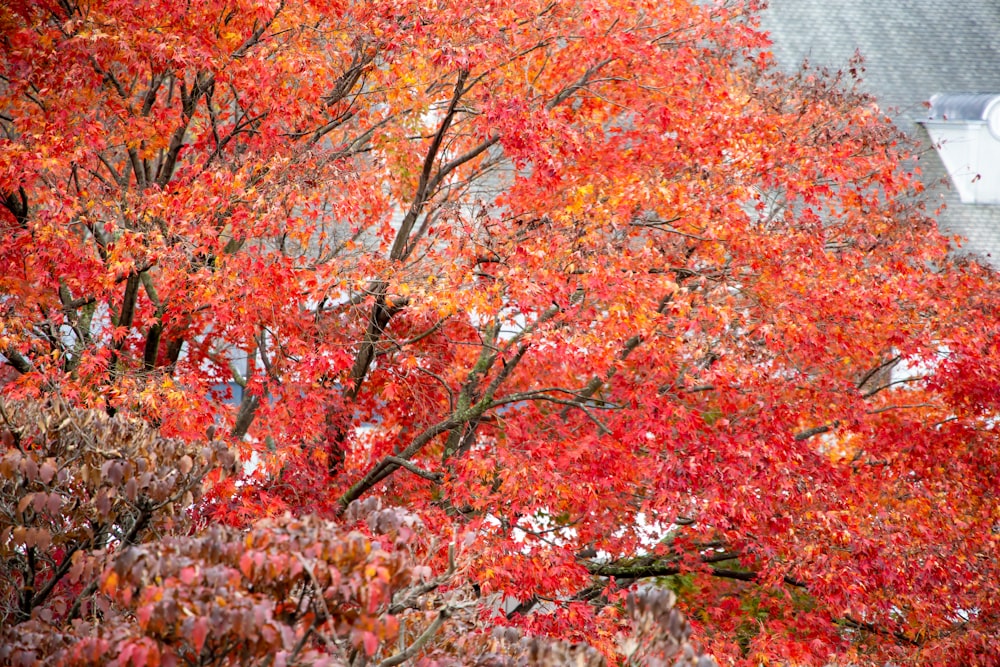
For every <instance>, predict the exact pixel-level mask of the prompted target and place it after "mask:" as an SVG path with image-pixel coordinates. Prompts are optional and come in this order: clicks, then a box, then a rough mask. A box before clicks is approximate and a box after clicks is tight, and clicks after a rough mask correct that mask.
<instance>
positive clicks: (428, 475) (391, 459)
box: [385, 456, 444, 482]
mask: <svg viewBox="0 0 1000 667" xmlns="http://www.w3.org/2000/svg"><path fill="white" fill-rule="evenodd" d="M385 461H386V462H387V463H394V464H396V465H398V466H399V467H401V468H406V469H407V470H409V471H410V472H412V473H413V474H414V475H417V476H418V477H423V478H424V479H427V480H430V481H432V482H441V481H442V480H443V479H444V474H443V473H440V472H429V471H427V470H424V469H423V468H418V467H417V466H416V465H414V464H413V463H411V462H410V461H407V460H406V459H401V458H399V457H398V456H387V457H385Z"/></svg>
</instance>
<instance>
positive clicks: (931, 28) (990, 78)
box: [762, 0, 1000, 268]
mask: <svg viewBox="0 0 1000 667" xmlns="http://www.w3.org/2000/svg"><path fill="white" fill-rule="evenodd" d="M762 27H763V28H764V30H766V31H768V32H770V33H771V39H772V40H773V42H774V46H773V48H772V51H773V52H774V54H775V57H776V58H777V60H778V64H779V66H780V67H782V68H783V69H785V70H789V71H791V70H794V69H796V68H798V67H799V66H800V65H801V64H802V61H803V60H804V59H808V60H809V62H810V64H811V65H812V66H816V67H819V66H826V67H830V68H831V69H834V70H836V69H840V68H842V67H844V66H845V65H846V64H847V62H848V61H849V59H850V58H851V57H852V56H853V55H854V54H855V53H856V52H860V53H861V55H862V56H863V57H864V59H865V62H864V67H865V71H864V72H863V73H862V75H861V76H862V79H863V88H864V89H866V90H867V91H868V92H870V93H873V94H874V95H875V97H876V98H877V99H878V101H879V105H880V106H881V107H882V108H883V109H884V110H885V111H887V112H889V113H890V114H891V115H892V116H893V117H894V118H895V119H896V122H897V124H898V125H899V127H900V128H901V129H903V130H904V131H905V132H907V133H908V134H910V135H911V136H913V137H914V138H916V139H917V140H918V141H920V142H922V143H923V144H924V148H928V149H929V143H928V138H927V134H926V132H925V131H924V130H923V129H922V128H921V127H920V126H919V125H918V124H917V121H919V120H923V119H926V118H928V117H929V114H930V112H929V110H928V108H927V106H926V103H927V102H928V101H929V100H930V98H931V96H932V95H934V94H937V93H1000V2H998V1H997V0H883V1H882V2H879V1H878V0H770V6H769V7H768V9H766V10H765V11H764V13H763V15H762ZM920 168H921V170H922V172H923V174H924V180H925V182H926V183H927V184H928V186H930V187H929V189H930V190H931V193H930V196H931V197H932V198H933V199H932V202H933V203H932V206H931V208H932V209H933V208H934V207H935V206H936V204H937V203H938V202H939V201H943V203H945V205H946V209H945V210H944V212H943V213H942V214H941V215H940V216H939V223H940V225H941V227H942V229H943V230H945V231H946V232H948V233H950V234H960V235H962V236H965V237H967V238H968V242H967V243H966V244H965V245H964V248H963V249H964V250H966V251H969V252H974V253H976V254H978V255H980V256H982V257H985V258H987V259H988V260H989V261H990V263H991V264H993V266H994V267H997V268H1000V206H996V205H982V204H962V203H960V202H959V199H958V194H957V193H956V192H955V191H954V190H953V189H950V188H947V187H940V186H936V184H937V183H939V182H941V181H943V180H944V179H946V177H947V173H946V172H945V169H944V166H943V165H942V164H941V161H940V160H939V159H938V157H937V154H936V153H935V152H934V151H933V150H925V151H922V153H921V160H920Z"/></svg>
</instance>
